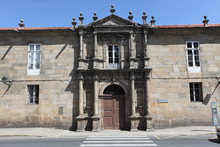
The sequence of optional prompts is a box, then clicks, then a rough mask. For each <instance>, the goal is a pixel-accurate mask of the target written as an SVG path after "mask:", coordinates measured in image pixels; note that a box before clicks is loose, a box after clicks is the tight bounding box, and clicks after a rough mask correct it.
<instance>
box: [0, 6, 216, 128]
mask: <svg viewBox="0 0 220 147" xmlns="http://www.w3.org/2000/svg"><path fill="white" fill-rule="evenodd" d="M142 19H143V23H142V24H139V23H136V22H134V21H133V15H132V12H129V16H128V19H124V18H121V17H119V16H117V15H116V14H115V8H114V6H112V7H111V9H110V15H109V16H107V17H105V18H103V19H98V16H97V14H96V13H94V16H93V20H94V21H93V22H91V23H90V24H88V25H86V24H84V23H83V20H84V17H83V14H82V13H80V16H79V24H77V23H76V19H73V21H72V25H73V26H72V27H37V28H29V27H25V24H24V21H23V20H21V22H20V23H19V27H18V28H0V77H1V81H0V127H57V128H63V129H70V130H75V131H85V130H86V131H101V130H103V129H121V130H130V131H136V130H151V129H154V128H167V127H174V126H186V125H212V113H211V104H212V103H214V102H217V104H218V105H219V106H220V87H219V83H220V37H219V34H220V24H208V20H207V17H204V20H203V22H202V23H201V24H198V25H156V20H155V18H154V17H152V18H151V21H150V22H149V23H148V22H147V16H146V13H143V16H142ZM218 109H220V108H219V107H218ZM219 114H220V113H219Z"/></svg>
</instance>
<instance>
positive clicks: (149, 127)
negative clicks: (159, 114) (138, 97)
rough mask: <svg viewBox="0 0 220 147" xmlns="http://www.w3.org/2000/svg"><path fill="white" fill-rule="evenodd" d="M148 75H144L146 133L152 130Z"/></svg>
mask: <svg viewBox="0 0 220 147" xmlns="http://www.w3.org/2000/svg"><path fill="white" fill-rule="evenodd" d="M148 74H149V73H145V105H146V106H145V108H146V116H145V119H146V131H151V130H152V129H153V122H152V119H153V117H152V115H151V114H150V111H149V87H150V77H149V75H148Z"/></svg>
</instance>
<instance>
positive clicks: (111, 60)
mask: <svg viewBox="0 0 220 147" xmlns="http://www.w3.org/2000/svg"><path fill="white" fill-rule="evenodd" d="M119 65H120V64H119V47H118V45H109V46H108V68H111V69H117V68H119V67H120V66H119Z"/></svg>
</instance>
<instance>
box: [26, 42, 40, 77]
mask: <svg viewBox="0 0 220 147" xmlns="http://www.w3.org/2000/svg"><path fill="white" fill-rule="evenodd" d="M40 60H41V45H40V44H29V47H28V70H27V74H28V75H37V74H39V73H40V66H41V64H40V62H41V61H40Z"/></svg>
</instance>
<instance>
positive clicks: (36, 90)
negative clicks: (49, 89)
mask: <svg viewBox="0 0 220 147" xmlns="http://www.w3.org/2000/svg"><path fill="white" fill-rule="evenodd" d="M27 93H28V104H33V105H38V104H39V95H40V86H39V85H36V84H35V85H27Z"/></svg>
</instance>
